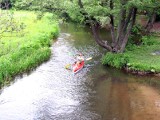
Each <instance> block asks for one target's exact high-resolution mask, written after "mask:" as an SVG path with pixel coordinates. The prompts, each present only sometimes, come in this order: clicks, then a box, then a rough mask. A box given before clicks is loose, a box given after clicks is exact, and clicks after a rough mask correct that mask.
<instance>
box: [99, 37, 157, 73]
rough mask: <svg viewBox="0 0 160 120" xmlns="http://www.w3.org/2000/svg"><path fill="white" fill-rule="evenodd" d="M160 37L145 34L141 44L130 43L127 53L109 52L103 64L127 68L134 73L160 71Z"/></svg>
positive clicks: (103, 59)
mask: <svg viewBox="0 0 160 120" xmlns="http://www.w3.org/2000/svg"><path fill="white" fill-rule="evenodd" d="M159 61H160V37H156V36H145V37H143V38H142V42H141V44H140V45H133V44H132V45H128V46H127V48H126V51H125V53H122V54H112V53H110V52H109V53H107V54H106V55H105V56H104V57H103V58H102V64H104V65H109V66H113V67H116V68H119V69H125V70H126V71H127V72H131V73H134V74H140V75H146V74H154V75H158V76H159V73H160V62H159Z"/></svg>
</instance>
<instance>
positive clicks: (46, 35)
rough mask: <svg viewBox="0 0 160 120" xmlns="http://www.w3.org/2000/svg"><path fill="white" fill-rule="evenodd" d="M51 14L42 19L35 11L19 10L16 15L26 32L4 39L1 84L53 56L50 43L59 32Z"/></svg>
mask: <svg viewBox="0 0 160 120" xmlns="http://www.w3.org/2000/svg"><path fill="white" fill-rule="evenodd" d="M50 16H52V15H50V14H49V13H46V14H44V16H43V17H42V19H41V20H38V19H37V17H36V14H34V13H33V12H24V11H23V12H22V11H21V12H15V14H14V18H15V19H16V20H20V21H23V23H24V24H25V26H26V27H25V29H24V33H25V34H24V35H23V36H21V37H19V36H12V37H3V39H1V41H0V46H1V48H3V49H0V69H1V71H0V84H2V83H4V82H6V81H8V80H11V79H12V78H13V77H14V76H15V75H17V74H20V73H23V72H24V71H28V70H30V69H33V68H35V67H36V66H38V65H39V64H41V63H42V62H44V61H46V60H48V59H49V58H50V55H51V50H50V48H49V46H51V43H52V39H53V38H56V37H57V36H58V33H59V29H58V25H57V23H56V21H51V20H50V19H49V18H50Z"/></svg>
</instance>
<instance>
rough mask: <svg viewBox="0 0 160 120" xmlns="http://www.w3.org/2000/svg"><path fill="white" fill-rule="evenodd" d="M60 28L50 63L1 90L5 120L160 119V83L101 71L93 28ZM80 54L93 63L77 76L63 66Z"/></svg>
mask: <svg viewBox="0 0 160 120" xmlns="http://www.w3.org/2000/svg"><path fill="white" fill-rule="evenodd" d="M61 28H62V30H61V35H60V37H59V38H58V40H57V41H56V42H55V43H54V44H53V46H52V47H51V49H52V53H53V54H52V56H51V59H50V60H49V61H48V62H47V63H44V64H42V65H41V66H40V67H38V68H37V69H36V70H35V71H33V72H32V73H31V74H30V75H23V77H22V78H18V77H17V78H16V80H15V82H14V83H12V84H11V85H10V86H9V87H6V88H4V89H2V92H1V95H0V120H147V119H149V120H159V118H160V115H159V114H158V113H159V112H160V95H159V89H157V88H156V87H152V85H155V83H158V81H159V80H160V79H159V78H155V77H140V76H133V75H130V74H125V73H123V72H122V71H119V70H115V69H112V68H109V67H104V66H102V65H101V64H100V63H99V60H100V56H101V55H102V53H104V50H103V49H101V48H99V46H97V45H96V43H95V42H94V40H93V38H92V36H91V33H90V32H88V31H89V30H88V29H89V28H84V27H83V28H81V27H75V26H74V25H70V26H68V25H63V26H61ZM78 52H82V53H83V54H84V55H85V57H86V58H88V57H90V56H92V57H93V59H92V60H90V61H86V67H85V68H84V69H82V70H81V71H80V72H79V73H77V74H75V75H74V74H73V73H72V72H71V71H68V70H66V69H65V68H64V66H65V65H66V64H68V63H70V64H72V63H73V61H74V55H75V54H77V53H78ZM137 81H138V82H137ZM144 81H148V83H147V84H146V83H144Z"/></svg>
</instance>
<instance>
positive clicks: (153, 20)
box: [145, 10, 156, 34]
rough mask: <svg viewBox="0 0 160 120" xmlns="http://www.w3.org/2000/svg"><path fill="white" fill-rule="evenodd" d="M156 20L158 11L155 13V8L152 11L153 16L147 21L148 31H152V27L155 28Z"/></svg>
mask: <svg viewBox="0 0 160 120" xmlns="http://www.w3.org/2000/svg"><path fill="white" fill-rule="evenodd" d="M155 20H156V13H155V10H154V11H153V12H152V15H151V17H150V18H149V20H148V22H147V25H146V27H145V28H146V33H147V34H148V33H150V31H151V29H152V28H153V23H154V22H155Z"/></svg>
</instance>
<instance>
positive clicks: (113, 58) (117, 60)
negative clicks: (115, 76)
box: [102, 52, 128, 68]
mask: <svg viewBox="0 0 160 120" xmlns="http://www.w3.org/2000/svg"><path fill="white" fill-rule="evenodd" d="M127 63H128V57H127V56H126V55H124V54H115V53H111V52H108V53H107V54H106V55H105V56H104V57H103V58H102V64H104V65H110V66H113V67H116V68H122V67H124V66H126V64H127Z"/></svg>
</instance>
